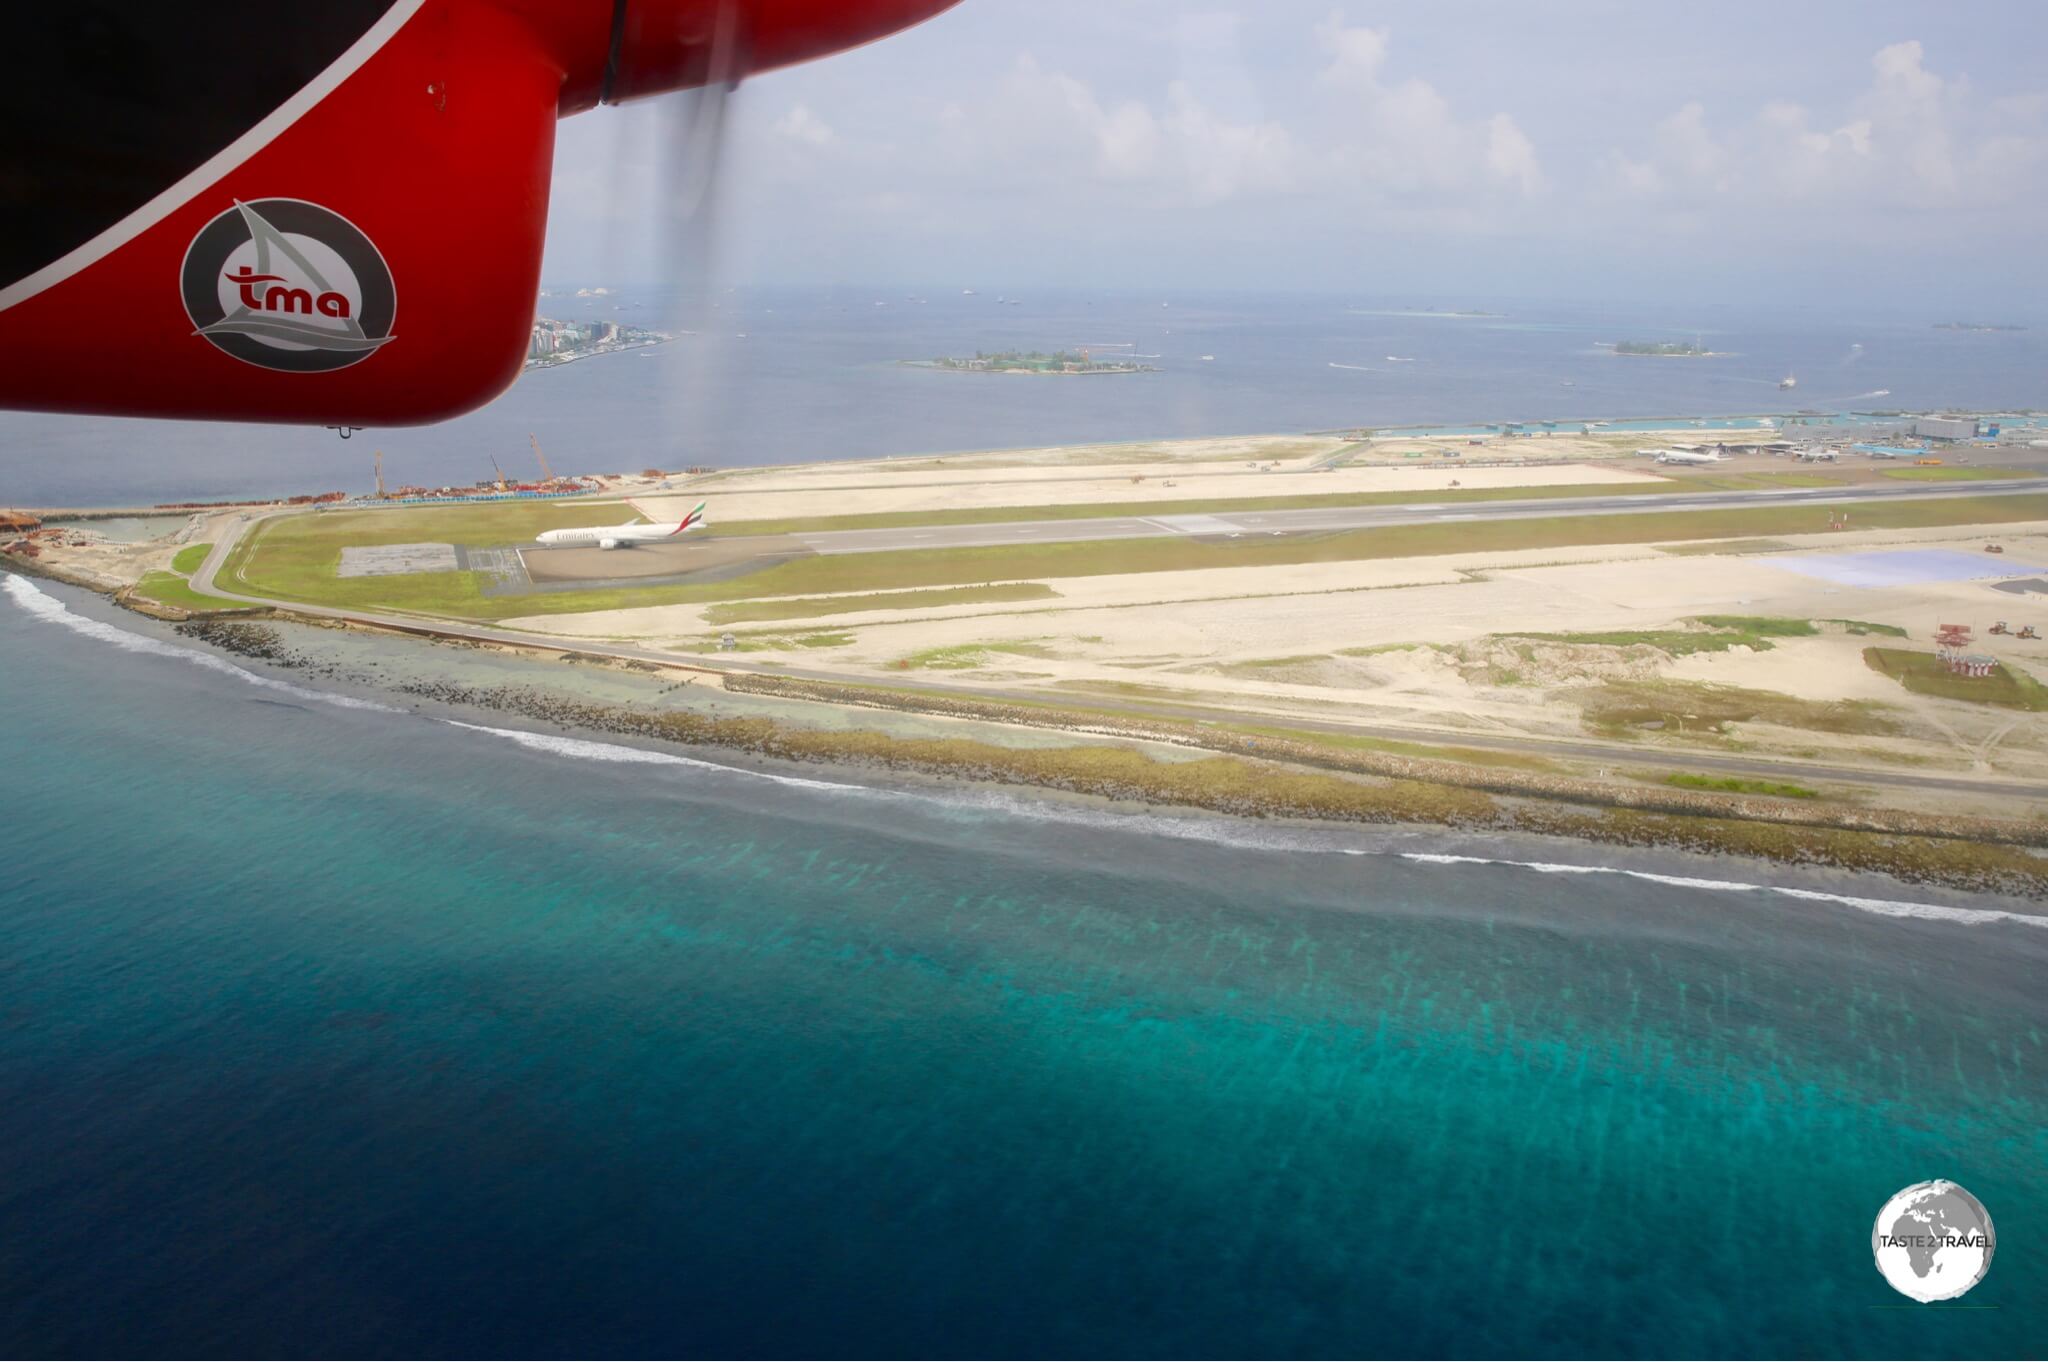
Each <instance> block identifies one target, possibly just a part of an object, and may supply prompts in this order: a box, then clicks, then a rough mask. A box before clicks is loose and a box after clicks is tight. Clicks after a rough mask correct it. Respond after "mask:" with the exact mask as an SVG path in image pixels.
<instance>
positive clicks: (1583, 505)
mask: <svg viewBox="0 0 2048 1362" xmlns="http://www.w3.org/2000/svg"><path fill="white" fill-rule="evenodd" d="M2020 491H2032V492H2042V491H2048V479H2043V478H2000V479H1996V480H1986V481H1983V482H1966V483H1959V484H1936V485H1933V486H1929V485H1928V484H1926V483H1911V482H1904V483H1899V484H1897V485H1890V484H1885V485H1878V486H1870V487H1788V488H1782V489H1778V488H1773V489H1770V490H1765V491H1755V492H1674V493H1653V492H1641V493H1636V494H1634V495H1629V496H1604V497H1602V496H1589V497H1556V498H1551V499H1549V500H1544V501H1467V502H1460V503H1457V504H1456V505H1454V506H1453V505H1429V504H1423V505H1417V504H1413V503H1404V504H1401V505H1395V506H1338V507H1328V508H1324V507H1315V508H1310V509H1304V510H1292V511H1226V512H1216V513H1213V514H1207V515H1173V514H1170V513H1169V512H1168V511H1167V510H1166V508H1165V507H1162V508H1161V514H1159V515H1156V516H1104V517H1101V518H1099V519H1078V520H1020V521H1012V522H1006V523H1003V524H996V525H913V526H908V527H905V528H903V529H888V530H831V531H827V532H825V533H821V534H799V535H796V536H794V538H796V539H797V540H799V541H800V542H802V543H803V544H804V545H805V546H806V547H807V548H810V549H812V550H814V551H816V552H818V553H828V554H832V553H889V552H893V551H896V550H899V549H968V548H986V547H988V546H990V545H993V544H1070V543H1079V542H1085V541H1093V540H1108V539H1160V538H1165V537H1168V536H1172V535H1195V536H1216V535H1232V534H1235V535H1256V534H1315V533H1328V532H1330V531H1333V530H1369V529H1376V528H1378V527H1381V526H1386V525H1429V524H1434V523H1436V522H1438V521H1448V522H1457V521H1471V520H1531V519H1547V518H1549V517H1552V516H1580V515H1637V514H1654V513H1656V512H1658V511H1732V510H1741V509H1744V508H1746V507H1755V506H1783V505H1795V504H1800V503H1813V504H1817V505H1823V506H1849V505H1854V504H1856V503H1858V502H1869V501H1890V500H1895V499H1897V498H1900V497H1908V498H1913V499H1916V500H1921V501H1925V500H1928V499H1930V498H1941V497H1976V496H1986V495H1989V494H1991V493H1995V492H2020ZM1169 505H1170V503H1169Z"/></svg>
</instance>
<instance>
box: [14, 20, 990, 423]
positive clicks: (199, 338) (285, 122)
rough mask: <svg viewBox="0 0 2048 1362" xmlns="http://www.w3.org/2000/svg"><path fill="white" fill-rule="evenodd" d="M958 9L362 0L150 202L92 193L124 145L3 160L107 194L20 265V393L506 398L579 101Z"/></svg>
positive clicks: (737, 69) (273, 410) (68, 405)
mask: <svg viewBox="0 0 2048 1362" xmlns="http://www.w3.org/2000/svg"><path fill="white" fill-rule="evenodd" d="M955 2H956V0H353V3H355V4H356V5H357V6H358V7H359V8H360V11H361V13H362V16H363V26H362V31H361V32H360V33H356V32H355V31H354V29H352V28H343V29H339V30H337V25H336V23H335V22H334V20H333V13H334V11H333V10H330V11H329V12H328V15H327V16H326V18H327V28H328V31H327V32H326V33H325V35H324V37H325V40H326V41H328V42H330V43H331V44H333V45H334V46H335V48H336V49H337V53H336V55H335V56H334V57H333V59H332V60H331V61H327V62H326V63H325V65H322V66H319V68H318V70H317V73H315V74H313V75H312V78H311V79H310V80H309V81H307V82H306V83H304V84H303V85H300V86H298V87H297V88H296V89H295V90H293V91H292V92H291V93H290V95H289V98H286V99H284V101H283V103H282V104H281V105H276V106H274V107H270V108H269V109H268V110H267V111H266V112H264V113H263V115H262V116H261V117H260V118H253V119H252V120H251V121H250V122H249V125H248V126H246V127H243V126H241V125H239V124H237V125H235V126H233V127H231V128H229V129H227V130H226V131H227V132H228V133H233V134H234V135H232V136H231V137H227V140H226V142H225V145H221V146H219V147H218V148H217V149H212V150H211V154H210V155H206V156H204V157H203V159H198V160H197V163H196V164H191V165H190V166H189V168H186V162H181V161H178V160H177V159H176V154H183V155H184V156H185V157H186V160H187V161H191V160H193V159H195V154H194V152H193V150H192V148H191V147H190V146H189V145H188V146H185V147H182V148H179V149H176V153H175V154H174V153H173V152H166V153H165V155H164V157H163V158H161V159H162V161H163V163H164V164H165V165H169V166H170V167H171V170H170V171H164V170H157V171H156V173H157V176H158V178H157V179H156V180H151V179H149V178H148V176H147V174H138V175H135V176H131V177H130V179H131V180H133V182H135V183H138V184H141V185H143V186H144V187H145V189H146V190H148V191H150V192H146V193H145V192H143V191H136V192H135V193H134V194H133V195H132V201H122V202H117V203H114V204H113V205H112V206H111V207H110V206H108V205H107V204H105V203H98V202H94V201H92V196H93V195H95V194H98V195H100V196H101V197H102V198H103V197H104V190H103V186H104V185H105V183H107V182H109V181H112V180H115V179H118V178H119V177H118V176H116V175H111V174H108V173H107V169H106V167H107V165H108V164H110V163H112V161H111V158H112V157H113V156H114V155H115V153H107V155H106V156H105V157H101V158H99V159H93V158H90V157H88V158H79V157H74V156H63V157H60V156H44V157H43V158H42V162H43V163H41V164H36V165H33V166H30V167H28V168H27V172H26V173H25V172H24V170H23V167H21V166H19V165H12V166H0V172H5V173H0V182H4V183H6V184H9V185H16V186H18V185H21V184H24V183H27V184H29V185H31V186H33V187H34V193H35V194H36V196H37V197H36V198H35V199H34V200H33V202H36V203H42V204H46V205H58V206H64V205H67V204H69V203H71V202H72V201H71V200H69V199H67V198H66V196H67V195H76V201H77V202H78V203H79V204H82V205H84V208H85V210H86V211H81V212H80V213H78V214H75V215H73V216H74V217H75V218H76V220H77V222H79V223H81V224H83V226H80V227H77V228H76V229H74V230H72V234H71V235H70V236H64V235H62V233H61V231H60V232H59V233H57V234H55V235H52V236H51V238H50V239H51V240H52V241H53V242H54V243H55V244H54V245H52V246H51V247H50V248H49V249H48V250H46V251H43V252H42V255H36V254H33V253H32V252H33V248H27V249H28V250H29V252H30V253H28V254H24V251H22V250H17V251H15V252H14V253H13V255H12V257H11V258H10V260H9V262H8V265H9V268H8V269H7V271H6V273H7V274H8V275H14V276H18V277H0V407H8V408H17V409H28V410H42V411H60V412H79V413H93V414H101V415H122V416H162V417H187V418H199V419H213V420H246V421H279V422H291V423H306V424H316V425H339V426H387V425H405V424H414V423H419V422H427V421H438V420H442V419H445V418H447V417H451V416H456V415H459V414H461V413H462V412H465V411H469V410H471V409H473V408H475V407H478V406H481V405H482V404H484V403H485V402H488V401H490V400H491V399H492V398H493V397H496V396H497V395H498V394H499V393H501V392H503V391H504V390H505V388H506V387H508V386H509V385H510V384H511V383H512V381H513V380H514V379H515V378H516V377H517V376H518V374H519V372H520V367H521V364H522V363H523V361H524V358H525V355H526V352H527V346H528V340H529V336H530V334H531V330H532V325H533V317H534V307H535V300H536V295H537V293H538V289H539V272H540V260H541V246H542V236H543V232H544V229H545V226H546V220H547V196H548V180H549V173H550V169H551V166H552V160H553V153H554V125H555V122H556V120H557V119H558V118H559V117H561V116H564V115H567V114H572V113H577V112H581V111H583V110H586V109H589V108H591V107H593V106H595V105H597V104H599V103H608V102H619V101H623V100H628V99H636V98H643V97H646V96H649V95H654V94H659V93H662V92H665V91H668V90H675V89H683V88H688V87H691V86H695V85H701V84H705V83H707V82H709V81H713V80H736V79H738V78H740V77H742V76H745V75H750V74H754V73H757V72H760V71H765V70H771V69H774V68H776V67H781V66H787V65H790V64H793V63H796V62H801V61H807V60H810V59H812V58H815V57H819V56H823V55H826V54H828V53H831V52H836V51H841V50H844V49H845V48H848V47H852V46H856V45H859V44H861V43H865V42H868V41H871V40H873V39H876V38H879V37H882V36H885V35H887V34H889V33H893V32H895V31H897V30H899V29H901V28H904V27H907V26H909V25H911V24H914V23H917V22H919V21H921V20H923V19H925V18H928V17H930V16H931V15H933V14H935V13H938V12H939V11H941V10H944V9H946V8H949V7H950V6H951V5H952V4H953V3H955ZM314 8H317V7H314ZM177 9H178V7H173V12H176V11H177ZM263 12H264V14H266V15H267V16H268V17H267V19H266V24H265V27H266V29H267V32H266V34H265V35H264V39H263V41H265V42H266V43H268V44H272V45H275V44H278V43H280V42H290V41H291V37H290V35H289V34H286V35H283V36H280V35H279V34H278V33H277V26H278V25H280V24H286V23H290V22H292V20H291V18H290V15H291V14H293V13H297V12H298V11H296V10H295V9H288V11H278V10H276V9H275V8H274V6H273V7H267V8H266V9H265V10H264V11H263ZM157 22H160V21H157ZM351 38H352V39H353V40H352V41H351V40H350V39H351ZM196 40H197V39H196V38H195V41H196ZM344 43H345V44H346V45H345V47H344V46H343V44H344ZM214 48H215V50H214V52H213V53H212V57H213V60H214V62H215V64H218V60H219V55H220V54H219V51H218V41H217V39H216V40H215V42H214ZM151 51H152V52H154V54H155V55H157V56H160V57H163V58H165V59H166V60H167V61H170V62H171V64H173V65H178V64H184V63H186V62H187V61H188V59H191V60H194V61H195V62H196V65H197V66H198V67H202V68H203V67H204V66H205V63H204V62H197V61H196V58H194V56H193V54H188V53H164V52H158V51H155V49H151ZM323 57H324V54H323ZM130 60H131V61H132V60H133V55H132V53H131V54H130ZM192 69H195V67H194V66H193V65H187V66H186V67H185V74H186V79H187V80H188V81H189V76H190V71H191V70H192ZM309 69H310V68H309ZM202 93H203V92H202ZM61 116H62V115H61V113H60V112H59V111H55V110H53V111H51V117H61ZM225 135H226V134H223V136H225ZM188 141H189V139H188ZM202 149H207V148H202ZM71 160H83V161H84V163H83V164H79V165H76V166H75V167H71V166H67V165H65V164H62V162H65V161H71ZM115 168H116V169H117V170H118V169H123V168H127V169H133V167H123V166H120V165H118V164H116V166H115ZM177 170H183V173H182V174H177V175H175V176H174V175H173V173H172V172H174V171H177ZM94 177H97V179H95V178H94ZM159 182H161V183H162V188H161V189H157V188H156V185H157V184H158V183H159ZM15 207H16V205H14V204H0V208H15ZM94 212H97V213H98V214H99V216H98V217H97V218H95V217H93V216H92V213H94ZM58 216H60V217H61V216H62V214H59V215H58ZM69 222H70V219H66V220H65V225H66V226H67V227H68V224H69ZM42 256H48V257H49V258H47V259H44V258H42Z"/></svg>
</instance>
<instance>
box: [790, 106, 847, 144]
mask: <svg viewBox="0 0 2048 1362" xmlns="http://www.w3.org/2000/svg"><path fill="white" fill-rule="evenodd" d="M774 131H775V135H776V136H777V137H781V138H784V139H786V140H788V141H791V142H795V143H797V144H798V145H801V146H807V147H829V146H831V145H832V144H833V143H834V142H836V141H838V140H839V134H838V133H836V132H834V131H832V129H831V127H830V126H829V125H827V124H826V122H825V120H823V119H822V118H819V117H818V116H817V115H816V114H814V113H812V112H811V109H810V106H809V105H807V104H796V105H792V106H791V107H790V110H789V112H788V113H786V114H784V115H783V116H782V117H780V118H778V119H776V120H775V125H774Z"/></svg>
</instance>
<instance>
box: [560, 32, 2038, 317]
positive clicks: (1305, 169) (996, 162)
mask: <svg viewBox="0 0 2048 1362" xmlns="http://www.w3.org/2000/svg"><path fill="white" fill-rule="evenodd" d="M2040 28H2041V25H2040V20H2039V15H2038V11H2037V10H2036V9H2035V8H2034V7H2032V6H2029V5H2022V4H2012V3H1998V4H1978V5H1971V6H1968V7H1955V8H1945V7H1944V8H1937V7H1934V6H1925V5H1905V4H1896V3H1892V4H1853V3H1821V4H1802V5H1798V6H1784V5H1776V6H1767V5H1763V4H1757V3H1745V4H1735V5H1718V6H1711V7H1702V6H1689V7H1688V6H1677V5H1632V4H1623V3H1619V0H1597V2H1596V0H1584V2H1583V3H1574V4H1564V5H1545V6H1542V7H1540V8H1538V7H1524V6H1470V5H1467V6H1457V7H1444V6H1428V5H1424V4H1420V3H1400V4H1381V5H1371V6H1366V5H1359V4H1352V5H1349V6H1348V7H1346V6H1331V5H1329V4H1327V3H1323V2H1320V0H1319V2H1318V3H1291V2H1290V0H1275V2H1274V3H1267V4H1261V5H1258V6H1249V5H1245V6H1235V7H1233V6H1227V5H1219V6H1214V7H1211V8H1208V9H1205V10H1201V11H1197V12H1190V11H1188V10H1187V9H1186V8H1185V7H1184V6H1179V5H1174V4H1171V3H1167V0H1117V3H1110V4H1103V3H1093V4H1091V3H1086V2H1085V0H1050V3H1044V4H1036V5H1032V6H1030V7H1028V8H1027V7H1022V6H1015V5H1002V4H993V3H989V2H988V0H965V3H963V4H962V5H961V6H959V7H958V8H957V9H955V10H953V11H951V12H949V13H947V14H945V15H941V16H940V17H939V18H937V19H935V20H933V21H932V22H930V23H928V24H926V25H923V26H921V27H920V28H917V29H914V30H912V31H910V32H908V33H906V34H903V35H900V36H898V37H895V38H892V39H890V40H887V41H885V42H881V43H877V44H875V45H873V46H871V47H869V48H866V49H863V50H860V51H857V52H853V53H849V54H846V55H843V56H841V57H838V58H835V59H832V60H829V61H825V62H821V63H817V64H815V65H812V66H807V67H800V68H796V69H793V70H790V71H784V72H777V73H773V74H770V75H767V76H764V77H761V78H759V79H757V80H754V81H752V82H749V83H748V85H747V86H746V87H745V88H744V89H742V90H741V92H740V93H739V95H738V97H737V98H736V99H735V100H734V103H733V108H732V127H731V128H730V135H729V145H728V149H727V165H726V172H727V173H726V175H725V177H724V179H725V186H724V188H725V193H724V195H723V198H722V200H721V207H720V213H719V226H718V231H717V240H718V242H719V248H718V259H719V264H720V274H721V276H722V277H723V278H725V279H726V280H728V281H730V282H735V283H803V284H816V283H833V282H847V283H861V282H876V281H904V282H919V283H929V284H934V285H936V284H941V283H946V282H951V281H955V280H957V281H959V283H960V284H961V285H962V286H974V287H980V286H984V285H987V286H991V287H997V288H1000V287H1018V288H1023V287H1046V286H1050V285H1055V284H1059V285H1071V286H1077V287H1113V286H1118V285H1126V286H1131V287H1140V288H1173V287H1184V288H1187V287H1199V286H1210V287H1230V288H1253V289H1258V288H1272V289H1313V288H1330V289H1341V290H1344V291H1347V292H1369V293H1375V294H1398V293H1413V292H1442V293H1445V294H1446V295H1447V296H1448V295H1453V294H1455V295H1460V296H1472V295H1486V294H1513V295H1518V296H1526V297H1552V296H1584V297H1589V298H1602V297H1665V298H1672V299H1712V298H1731V299H1746V300H1762V299H1769V298H1774V297H1782V298H1784V299H1786V300H1787V301H1790V302H1796V303H1802V304H1831V303H1838V302H1844V301H1848V300H1853V299H1862V300H1864V301H1868V300H1869V298H1870V296H1871V295H1883V296H1885V297H1887V298H1890V299H1893V300H1896V301H1898V302H1901V303H1904V304H1908V305H1914V306H1920V307H1925V308H1932V309H1933V310H1934V311H1936V312H1939V313H1943V314H1946V313H1949V312H1955V311H1957V310H1959V309H1960V310H1962V311H1967V312H1969V313H1971V314H1972V318H1971V319H1986V320H2000V319H2003V318H2004V317H2006V316H2008V315H2021V314H2027V315H2035V314H2038V313H2039V312H2040V311H2041V309H2042V308H2043V306H2044V304H2048V267H2044V265H2043V263H2042V262H2041V259H2040V255H2039V252H2038V250H2037V249H2036V248H2035V246H2034V244H2033V242H2034V238H2035V236H2036V235H2037V226H2036V224H2037V221H2038V219H2039V217H2040V214H2041V213H2042V212H2043V210H2044V209H2048V77H2044V76H2043V74H2042V72H2041V70H2040V68H2039V65H2038V62H2036V61H2034V60H2033V54H2035V53H2037V52H2038V37H2039V33H2040ZM676 122H677V120H676V117H675V114H674V112H673V110H672V109H669V108H665V107H663V105H662V104H661V103H655V104H649V105H641V106H635V107H630V108H626V109H606V110H599V111H597V112H595V113H592V114H588V115H582V116H578V117H576V118H572V119H568V120H565V121H564V122H563V123H562V125H561V128H560V133H559V138H558V144H557V152H556V181H555V186H554V194H553V203H552V208H551V212H550V232H549V244H548V255H547V261H546V267H545V273H546V277H547V278H548V279H550V280H554V281H570V280H593V281H611V282H646V281H652V280H659V279H663V278H674V277H679V276H680V277H687V276H688V273H689V272H688V270H687V269H686V268H684V269H679V268H678V267H677V266H676V265H675V264H673V263H667V264H665V263H663V257H664V252H663V251H662V250H661V249H660V248H659V247H658V246H657V245H656V242H655V238H654V235H653V233H652V232H651V230H650V224H651V223H652V222H653V221H655V220H656V218H657V216H658V213H657V203H658V201H659V199H660V192H659V188H658V186H659V185H660V184H661V183H662V182H663V181H664V180H665V179H673V178H674V176H673V175H672V174H670V175H664V173H663V169H664V167H667V166H671V165H672V164H673V162H674V161H675V160H677V159H678V158H679V157H680V156H682V155H683V154H684V149H683V147H682V145H681V144H680V141H679V139H677V138H675V137H674V135H673V133H674V127H675V124H676ZM1980 313H1981V314H1983V315H1982V317H1981V318H1979V317H1978V316H1977V314H1980ZM1993 314H1996V315H1993Z"/></svg>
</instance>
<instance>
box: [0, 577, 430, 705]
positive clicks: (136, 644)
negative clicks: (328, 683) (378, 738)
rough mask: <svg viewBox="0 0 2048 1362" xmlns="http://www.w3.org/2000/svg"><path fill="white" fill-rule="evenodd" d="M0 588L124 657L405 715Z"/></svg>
mask: <svg viewBox="0 0 2048 1362" xmlns="http://www.w3.org/2000/svg"><path fill="white" fill-rule="evenodd" d="M0 587H4V589H5V590H6V592H7V595H8V597H9V598H10V599H12V600H13V602H14V603H15V604H16V605H18V606H20V607H21V608H22V609H23V610H24V611H26V612H27V613H28V614H29V615H30V616H31V617H32V618H34V619H37V620H40V621H42V622H44V623H46V624H54V625H58V626H59V627H61V628H65V629H69V630H71V631H72V632H73V633H76V634H83V635H85V636H86V637H87V638H91V639H97V640H98V641H100V642H101V643H110V644H112V645H113V646H114V647H116V648H119V649H120V650H121V651H122V652H125V653H145V654H148V655H150V656H152V657H169V658H176V659H177V660H178V661H180V662H188V663H190V664H192V665H193V666H195V667H204V668H205V669H206V670H208V671H215V672H224V673H226V674H227V675H229V676H232V677H234V678H236V679H237V680H240V681H246V682H248V683H249V684H250V685H252V686H260V687H262V688H263V689H265V690H276V691H283V692H285V693H286V694H288V695H295V696H297V697H298V698H300V699H302V700H317V701H319V702H320V703H321V704H326V705H334V706H337V707H339V708H341V709H368V710H376V711H378V712H380V713H384V714H403V713H405V712H406V711H404V710H402V709H399V708H398V707H396V706H394V705H385V704H379V703H378V702H377V701H375V700H360V699H357V698H356V697H355V696H353V695H340V694H337V693H334V692H331V691H320V690H313V689H310V688H309V687H306V686H295V685H293V684H291V683H290V682H289V681H279V680H277V679H275V678H274V677H268V676H259V675H257V674H256V673H255V672H252V671H247V670H244V669H243V668H241V667H237V666H236V665H235V664H234V663H232V662H228V661H226V660H225V659H222V658H218V657H215V656H214V655H213V654H212V653H208V652H201V651H200V650H198V649H196V648H180V647H178V646H177V645H176V644H172V643H165V642H163V641H162V640H160V639H154V638H150V637H148V636H147V635H144V634H135V633H130V632H129V631H128V630H126V629H121V628H117V627H115V626H114V625H111V624H107V623H105V622H103V621H101V620H96V619H88V618H87V617H85V616H84V615H80V614H78V613H76V612H75V611H73V610H72V609H71V608H70V607H68V606H66V605H65V604H64V603H63V602H62V601H60V600H58V599H57V598H56V597H54V596H52V595H50V594H49V593H48V592H45V591H42V590H40V589H38V588H37V587H36V585H35V584H34V583H33V582H31V581H29V580H28V579H27V578H26V577H17V576H14V575H13V574H9V575H8V576H7V577H6V578H5V580H4V581H0Z"/></svg>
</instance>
